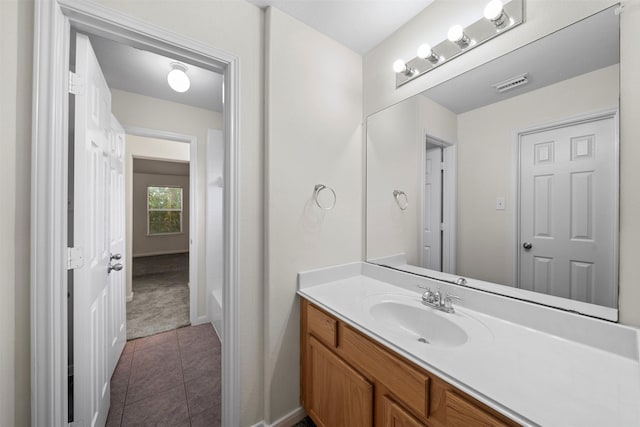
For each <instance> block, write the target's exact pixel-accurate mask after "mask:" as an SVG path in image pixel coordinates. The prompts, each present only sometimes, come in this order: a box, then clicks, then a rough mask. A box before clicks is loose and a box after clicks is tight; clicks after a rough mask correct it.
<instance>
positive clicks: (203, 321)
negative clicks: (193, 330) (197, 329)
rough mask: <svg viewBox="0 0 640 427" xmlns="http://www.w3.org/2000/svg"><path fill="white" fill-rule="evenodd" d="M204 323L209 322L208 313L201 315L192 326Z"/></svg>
mask: <svg viewBox="0 0 640 427" xmlns="http://www.w3.org/2000/svg"><path fill="white" fill-rule="evenodd" d="M203 323H209V317H208V316H207V315H204V316H199V317H198V318H197V319H196V321H195V322H191V326H196V325H202V324H203Z"/></svg>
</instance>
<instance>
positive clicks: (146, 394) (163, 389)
mask: <svg viewBox="0 0 640 427" xmlns="http://www.w3.org/2000/svg"><path fill="white" fill-rule="evenodd" d="M220 417H221V347H220V341H219V339H218V336H217V335H216V333H215V331H214V330H213V327H212V326H211V324H203V325H198V326H188V327H185V328H180V329H177V330H173V331H168V332H163V333H160V334H157V335H152V336H149V337H145V338H140V339H137V340H133V341H129V342H127V345H126V347H125V349H124V352H123V354H122V356H121V357H120V361H119V362H118V365H117V367H116V369H115V372H114V374H113V377H112V378H111V409H110V411H109V417H108V419H107V426H133V425H135V426H147V425H148V426H158V425H166V426H192V427H196V426H198V427H199V426H212V427H218V426H220V425H221V422H220Z"/></svg>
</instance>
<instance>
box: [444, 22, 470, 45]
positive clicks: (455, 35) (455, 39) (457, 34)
mask: <svg viewBox="0 0 640 427" xmlns="http://www.w3.org/2000/svg"><path fill="white" fill-rule="evenodd" d="M447 38H448V39H449V41H450V42H452V43H455V44H457V45H458V47H459V48H460V49H466V48H467V47H469V44H470V43H471V39H470V38H469V36H468V35H467V33H465V32H464V29H463V28H462V25H454V26H453V27H451V28H449V32H448V33H447Z"/></svg>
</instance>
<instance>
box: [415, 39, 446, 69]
mask: <svg viewBox="0 0 640 427" xmlns="http://www.w3.org/2000/svg"><path fill="white" fill-rule="evenodd" d="M418 58H422V59H426V60H427V61H429V62H431V63H432V64H437V63H438V62H440V60H441V59H442V57H441V56H440V55H438V54H437V53H435V52H434V51H433V49H431V45H429V44H428V43H424V44H421V45H420V47H419V48H418Z"/></svg>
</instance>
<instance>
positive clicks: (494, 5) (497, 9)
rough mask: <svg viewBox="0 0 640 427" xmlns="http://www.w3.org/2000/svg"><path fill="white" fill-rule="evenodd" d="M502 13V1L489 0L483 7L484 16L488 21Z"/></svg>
mask: <svg viewBox="0 0 640 427" xmlns="http://www.w3.org/2000/svg"><path fill="white" fill-rule="evenodd" d="M501 14H502V1H500V0H491V1H490V2H489V3H487V5H486V6H485V8H484V17H485V18H487V19H488V20H490V21H493V20H495V19H496V18H499V17H500V15H501Z"/></svg>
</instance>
